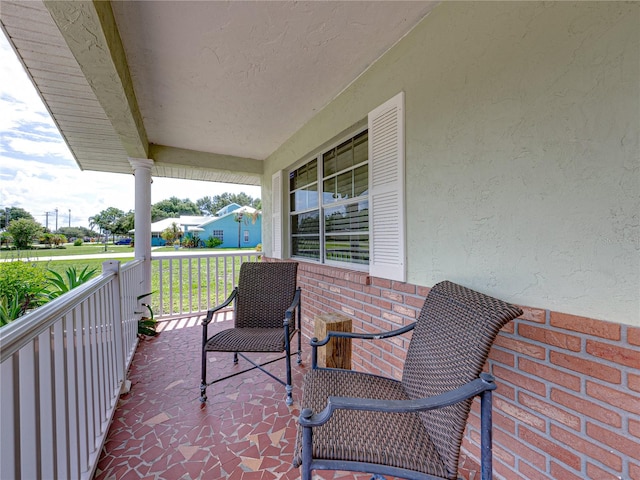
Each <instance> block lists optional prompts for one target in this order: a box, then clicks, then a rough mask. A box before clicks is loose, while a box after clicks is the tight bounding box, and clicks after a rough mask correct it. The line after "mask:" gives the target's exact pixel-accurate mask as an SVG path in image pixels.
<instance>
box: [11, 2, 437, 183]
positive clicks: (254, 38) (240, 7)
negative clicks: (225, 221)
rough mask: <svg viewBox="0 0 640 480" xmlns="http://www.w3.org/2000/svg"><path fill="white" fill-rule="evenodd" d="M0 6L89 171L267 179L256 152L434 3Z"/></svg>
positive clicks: (277, 140) (266, 149)
mask: <svg viewBox="0 0 640 480" xmlns="http://www.w3.org/2000/svg"><path fill="white" fill-rule="evenodd" d="M110 5H111V8H108V6H109V3H106V2H95V3H94V2H88V1H50V2H49V1H47V2H44V3H43V2H41V1H18V2H14V1H4V0H2V1H0V22H1V23H2V26H3V28H4V29H5V31H6V33H7V34H8V36H9V39H10V41H11V43H12V44H13V45H14V48H15V49H16V51H17V53H18V55H19V57H20V58H21V60H22V62H23V64H24V65H25V67H26V69H27V72H28V73H29V75H30V76H31V78H32V79H33V82H34V84H35V85H36V88H37V89H38V91H39V92H40V94H41V96H42V98H43V99H44V101H45V103H46V105H47V108H48V109H49V110H50V112H51V114H52V116H53V118H54V120H55V121H56V123H57V125H58V127H59V129H60V131H61V133H62V135H63V137H64V138H65V140H66V141H67V143H68V145H69V147H70V148H71V151H72V153H73V154H74V156H75V158H76V161H77V162H78V164H79V166H80V167H81V168H82V169H87V170H98V171H107V172H121V173H130V172H131V167H130V166H129V162H128V160H127V158H128V157H148V158H152V159H154V162H155V167H154V171H153V174H154V175H156V176H168V177H174V178H191V179H199V180H210V181H223V182H233V183H246V184H259V182H260V175H261V172H262V166H261V163H262V162H261V161H262V160H264V159H265V158H266V157H268V156H269V154H271V153H272V152H273V151H274V150H276V149H277V148H278V147H279V146H280V145H281V144H282V143H283V142H284V141H286V140H287V139H288V138H289V137H290V136H291V135H292V134H293V133H294V132H295V131H296V130H298V128H300V127H301V126H302V125H303V124H305V123H306V122H307V121H308V120H310V119H311V118H312V117H313V116H314V115H315V114H316V113H317V112H318V111H319V110H321V109H322V108H323V107H324V106H325V105H326V104H327V103H329V102H330V101H331V100H332V99H333V98H335V97H336V96H337V95H338V94H339V93H340V92H341V91H342V90H343V89H344V88H346V87H347V86H348V85H349V84H350V83H351V82H352V81H353V80H354V79H356V78H357V77H358V76H359V75H360V74H361V73H362V72H363V71H365V70H366V69H367V68H368V67H369V66H370V65H371V64H372V63H373V62H375V60H376V59H377V58H379V57H380V56H381V55H382V54H383V53H384V52H386V51H387V50H388V49H389V48H390V47H391V46H392V45H393V44H395V43H396V42H397V41H398V40H399V39H400V38H402V36H404V35H405V34H406V33H407V32H408V31H409V30H411V28H413V27H414V26H415V25H416V24H417V23H418V22H419V21H420V20H421V19H422V18H423V17H424V16H425V15H426V14H428V12H429V11H430V10H431V9H432V8H433V6H434V5H435V2H426V1H406V2H405V1H375V2H374V1H362V2H358V1H326V2H325V1H308V2H304V1H303V2H290V1H263V2H249V1H233V2H229V1H208V2H202V1H197V2H191V1H114V2H111V4H110Z"/></svg>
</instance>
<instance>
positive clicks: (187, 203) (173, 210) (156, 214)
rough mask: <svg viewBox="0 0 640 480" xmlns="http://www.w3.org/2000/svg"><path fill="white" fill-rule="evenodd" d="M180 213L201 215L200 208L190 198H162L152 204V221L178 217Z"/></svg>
mask: <svg viewBox="0 0 640 480" xmlns="http://www.w3.org/2000/svg"><path fill="white" fill-rule="evenodd" d="M180 215H200V210H199V209H198V206H197V205H196V204H195V203H193V202H192V201H191V200H189V199H188V198H185V199H184V200H180V199H179V198H178V197H171V198H169V199H167V200H161V201H160V202H158V203H154V204H153V205H152V206H151V221H152V222H157V221H158V220H162V219H164V218H178V217H179V216H180ZM160 217H162V218H160Z"/></svg>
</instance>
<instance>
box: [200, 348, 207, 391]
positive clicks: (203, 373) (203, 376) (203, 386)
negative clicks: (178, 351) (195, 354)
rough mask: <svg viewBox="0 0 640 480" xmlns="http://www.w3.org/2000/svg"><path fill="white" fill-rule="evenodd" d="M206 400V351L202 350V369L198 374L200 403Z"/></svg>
mask: <svg viewBox="0 0 640 480" xmlns="http://www.w3.org/2000/svg"><path fill="white" fill-rule="evenodd" d="M206 401H207V352H206V351H205V350H202V369H201V376H200V403H205V402H206Z"/></svg>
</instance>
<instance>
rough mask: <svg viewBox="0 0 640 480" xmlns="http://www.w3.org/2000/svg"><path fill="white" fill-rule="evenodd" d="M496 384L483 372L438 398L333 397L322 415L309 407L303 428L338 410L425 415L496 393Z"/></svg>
mask: <svg viewBox="0 0 640 480" xmlns="http://www.w3.org/2000/svg"><path fill="white" fill-rule="evenodd" d="M495 389H496V384H495V382H494V378H493V376H492V375H490V374H488V373H481V374H480V378H477V379H475V380H472V381H471V382H469V383H466V384H464V385H463V386H462V387H459V388H456V389H455V390H450V391H448V392H446V393H442V394H440V395H436V396H434V397H426V398H418V399H415V400H377V399H371V398H354V397H329V398H328V402H327V406H326V407H325V408H324V410H322V411H321V412H319V413H317V414H315V415H314V414H313V411H312V410H311V409H309V408H305V409H304V410H303V411H302V412H301V413H300V419H299V422H300V425H301V426H303V427H317V426H320V425H323V424H325V423H327V422H328V421H329V419H330V418H331V415H332V414H333V412H334V411H335V410H338V409H342V410H368V411H376V412H394V413H401V412H421V411H425V410H434V409H437V408H442V407H446V406H448V405H453V404H454V403H458V402H462V401H463V400H466V399H468V398H472V397H475V396H476V395H479V394H481V393H482V392H484V391H487V390H495Z"/></svg>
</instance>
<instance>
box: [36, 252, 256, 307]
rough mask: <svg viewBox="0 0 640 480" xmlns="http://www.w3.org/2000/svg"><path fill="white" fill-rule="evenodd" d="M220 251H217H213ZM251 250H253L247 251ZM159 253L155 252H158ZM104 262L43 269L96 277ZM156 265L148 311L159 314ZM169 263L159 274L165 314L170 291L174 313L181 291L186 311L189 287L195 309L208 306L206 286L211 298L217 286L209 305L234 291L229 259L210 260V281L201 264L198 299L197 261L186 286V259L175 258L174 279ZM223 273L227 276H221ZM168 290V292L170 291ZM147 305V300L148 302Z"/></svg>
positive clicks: (59, 263)
mask: <svg viewBox="0 0 640 480" xmlns="http://www.w3.org/2000/svg"><path fill="white" fill-rule="evenodd" d="M168 250H173V248H169V249H168ZM202 250H203V251H207V250H208V249H202ZM216 250H218V251H219V250H220V249H216ZM249 250H252V249H249ZM157 251H158V250H154V252H157ZM105 260H106V259H102V258H96V259H78V260H51V261H48V262H46V265H44V266H45V268H48V269H51V270H54V271H56V272H58V273H60V274H62V275H63V276H64V272H65V271H66V270H67V269H68V268H71V267H75V269H76V271H77V272H80V271H82V269H83V268H84V267H85V266H87V267H88V268H89V269H92V268H96V269H97V270H96V274H100V272H102V262H104V261H105ZM109 260H119V261H120V262H121V263H122V264H123V265H124V264H125V263H127V262H130V261H132V260H133V259H132V258H115V259H109ZM216 262H217V267H218V270H217V271H218V275H219V276H218V278H216V276H215V275H216ZM180 264H181V265H182V275H180V268H179V266H180ZM239 264H240V258H239V257H237V258H236V259H235V265H234V266H233V268H239ZM159 265H160V262H159V261H158V260H154V261H152V262H151V291H152V292H154V295H153V296H152V298H151V307H152V308H153V310H154V312H156V313H159V307H160V297H159V295H158V292H159V291H160V275H159ZM168 268H169V263H168V260H164V261H163V272H162V287H163V294H164V295H163V297H164V298H163V309H164V313H165V314H166V313H168V312H169V310H170V297H169V293H170V290H171V291H173V305H172V310H174V311H177V310H179V309H180V295H179V292H180V288H181V287H182V292H183V297H184V298H183V305H182V307H183V308H184V309H185V310H186V309H188V307H189V295H188V294H189V288H190V287H191V292H192V295H191V302H192V305H193V308H194V309H197V306H198V301H199V302H200V303H199V304H200V305H201V306H202V308H206V305H207V285H209V292H210V295H211V297H214V296H215V292H216V283H217V287H218V291H219V294H218V298H211V305H216V304H218V303H222V302H223V301H224V299H225V298H226V294H228V293H230V292H231V290H233V287H234V285H233V275H232V273H231V272H232V265H231V259H230V258H226V257H222V258H218V259H211V260H210V263H209V277H207V269H206V266H205V264H204V263H202V264H201V273H200V286H201V289H202V291H201V292H200V295H198V292H197V289H198V276H197V270H196V269H197V260H193V261H192V272H191V274H192V278H191V284H190V283H189V259H188V258H186V257H182V258H175V259H173V260H172V272H173V275H172V276H171V278H170V277H169V269H168ZM225 272H226V276H225V275H224V273H225ZM236 280H237V279H236ZM225 284H226V294H225ZM169 286H171V289H170V287H169ZM147 301H148V299H147Z"/></svg>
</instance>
